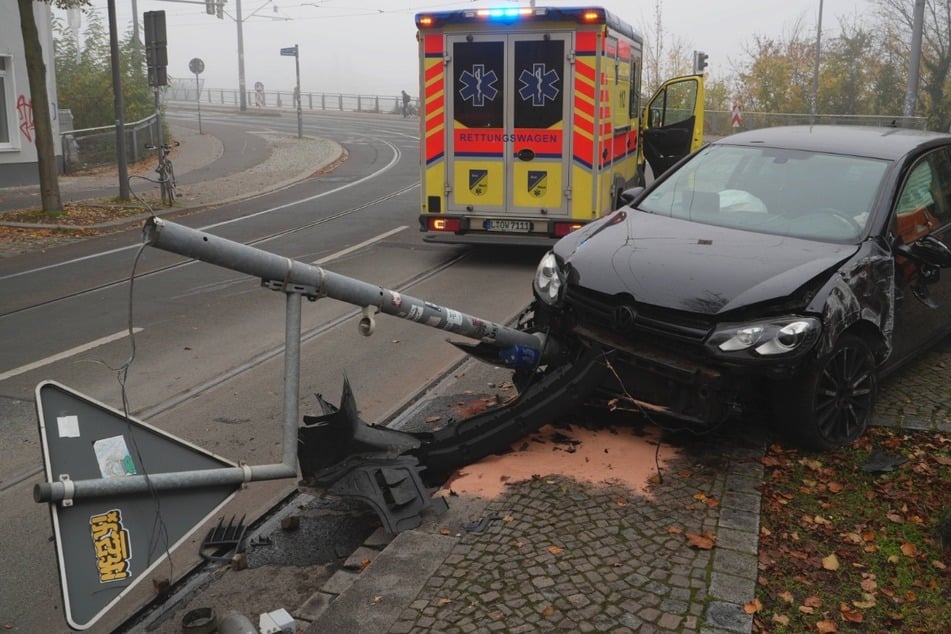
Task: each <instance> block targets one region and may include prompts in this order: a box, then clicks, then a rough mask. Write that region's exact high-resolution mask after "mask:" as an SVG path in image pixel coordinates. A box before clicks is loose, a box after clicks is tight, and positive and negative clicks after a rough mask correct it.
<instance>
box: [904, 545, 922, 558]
mask: <svg viewBox="0 0 951 634" xmlns="http://www.w3.org/2000/svg"><path fill="white" fill-rule="evenodd" d="M901 554H903V555H904V556H905V557H915V556H916V555H917V554H918V547H917V546H915V545H914V544H913V543H911V542H905V543H903V544H902V545H901Z"/></svg>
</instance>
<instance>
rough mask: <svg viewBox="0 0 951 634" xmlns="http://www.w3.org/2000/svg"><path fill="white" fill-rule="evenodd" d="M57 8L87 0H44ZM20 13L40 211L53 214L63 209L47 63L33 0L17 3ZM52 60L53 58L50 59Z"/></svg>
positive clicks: (75, 5) (75, 4) (22, 0)
mask: <svg viewBox="0 0 951 634" xmlns="http://www.w3.org/2000/svg"><path fill="white" fill-rule="evenodd" d="M45 1H46V2H47V3H50V2H52V3H53V4H55V5H56V6H57V7H60V8H68V7H77V6H84V5H87V4H88V3H89V0H45ZM17 7H18V8H19V10H20V31H21V33H22V34H23V54H24V58H25V60H26V73H27V79H28V82H29V85H30V97H31V98H32V100H33V125H34V126H35V130H34V132H35V134H36V156H37V165H38V167H39V177H40V200H41V203H42V205H43V211H45V212H47V213H56V212H59V211H61V210H62V208H63V201H62V198H61V197H60V193H59V174H58V172H57V168H56V152H55V149H54V145H53V119H52V117H51V115H50V98H49V91H48V90H47V89H46V64H45V63H44V62H43V46H42V45H41V44H40V35H39V31H38V30H37V28H36V14H35V12H34V11H33V0H17ZM51 59H52V57H51Z"/></svg>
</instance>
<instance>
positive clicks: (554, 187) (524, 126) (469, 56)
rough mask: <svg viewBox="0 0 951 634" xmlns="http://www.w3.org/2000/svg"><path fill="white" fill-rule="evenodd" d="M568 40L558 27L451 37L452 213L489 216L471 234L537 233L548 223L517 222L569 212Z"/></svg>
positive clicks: (450, 202)
mask: <svg viewBox="0 0 951 634" xmlns="http://www.w3.org/2000/svg"><path fill="white" fill-rule="evenodd" d="M571 38H572V34H571V33H570V32H563V33H558V32H551V31H549V32H538V33H532V32H526V33H516V32H502V33H498V32H495V33H493V32H487V33H478V32H475V33H468V34H465V35H449V36H447V49H448V57H449V61H448V69H447V73H448V76H449V78H450V82H451V90H452V95H453V96H452V99H451V100H448V106H449V110H450V112H449V117H448V118H449V120H450V121H451V122H452V124H451V125H452V129H451V132H450V134H449V135H447V136H448V139H447V141H448V143H449V146H450V147H449V148H447V150H448V151H447V157H448V165H447V167H448V172H449V174H450V179H451V183H450V189H451V191H450V194H449V200H448V206H449V209H448V210H447V211H448V212H449V213H466V214H469V215H470V216H471V215H473V214H475V215H477V216H480V217H483V218H484V219H483V220H482V225H483V226H482V227H472V228H473V229H475V230H478V229H485V230H489V231H506V232H512V231H514V232H528V231H533V230H534V231H536V232H537V231H539V230H541V229H542V227H541V226H536V227H533V226H532V223H531V221H526V220H518V219H516V218H514V217H515V216H520V217H522V218H526V217H527V218H535V217H540V218H542V219H547V218H549V217H551V218H557V217H564V216H567V215H568V200H567V191H566V190H567V189H568V188H569V187H570V183H569V182H568V181H569V175H570V173H571V172H570V164H569V157H570V156H571V152H570V151H569V150H570V148H569V147H568V142H569V138H568V136H569V135H567V134H565V130H564V128H565V121H566V120H568V115H569V113H568V105H569V104H570V98H569V96H568V95H566V90H567V87H568V84H569V82H567V81H566V79H567V74H568V70H569V64H568V61H567V60H568V53H569V51H570V49H571V45H572V42H571ZM536 224H537V223H536Z"/></svg>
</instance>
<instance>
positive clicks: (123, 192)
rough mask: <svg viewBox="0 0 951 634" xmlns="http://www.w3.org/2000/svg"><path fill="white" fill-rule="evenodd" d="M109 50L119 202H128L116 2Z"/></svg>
mask: <svg viewBox="0 0 951 634" xmlns="http://www.w3.org/2000/svg"><path fill="white" fill-rule="evenodd" d="M108 9H109V50H110V57H111V62H112V91H113V93H114V94H115V102H114V103H115V113H116V157H117V159H118V162H119V200H129V166H128V164H127V163H126V153H125V115H123V111H124V110H125V105H124V104H123V102H122V81H121V77H122V75H121V73H120V72H119V34H118V30H117V27H116V0H109V4H108Z"/></svg>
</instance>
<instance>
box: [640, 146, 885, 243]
mask: <svg viewBox="0 0 951 634" xmlns="http://www.w3.org/2000/svg"><path fill="white" fill-rule="evenodd" d="M887 167H888V163H887V162H886V161H881V160H876V159H868V158H863V157H855V156H846V155H840V154H826V153H819V152H802V151H794V150H786V149H776V148H753V147H745V146H729V145H711V146H708V147H707V148H705V149H704V150H701V151H700V152H698V153H697V154H696V155H695V156H694V157H693V159H691V160H690V161H689V162H688V163H686V164H684V165H683V166H681V167H680V169H678V170H677V171H676V172H675V173H673V174H671V175H669V177H667V178H665V179H664V180H663V181H662V182H661V183H659V184H658V185H657V186H656V187H655V188H654V189H653V190H652V191H651V192H650V193H648V194H647V196H646V197H645V198H644V199H643V200H642V201H641V203H640V204H639V208H640V209H642V210H644V211H649V212H652V213H659V214H665V215H670V216H673V217H677V218H684V219H687V220H692V221H695V222H703V223H707V224H714V225H720V226H726V227H734V228H738V229H747V230H750V231H758V232H763V233H775V234H779V235H788V236H795V237H803V238H809V239H817V240H827V241H846V242H848V241H853V240H856V239H857V238H858V237H859V236H861V235H862V233H863V232H864V230H865V226H866V224H867V222H868V219H869V216H870V214H871V209H872V204H873V202H874V200H875V197H876V195H877V193H878V190H879V187H880V185H881V181H882V177H883V175H884V173H885V170H886V168H887Z"/></svg>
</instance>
